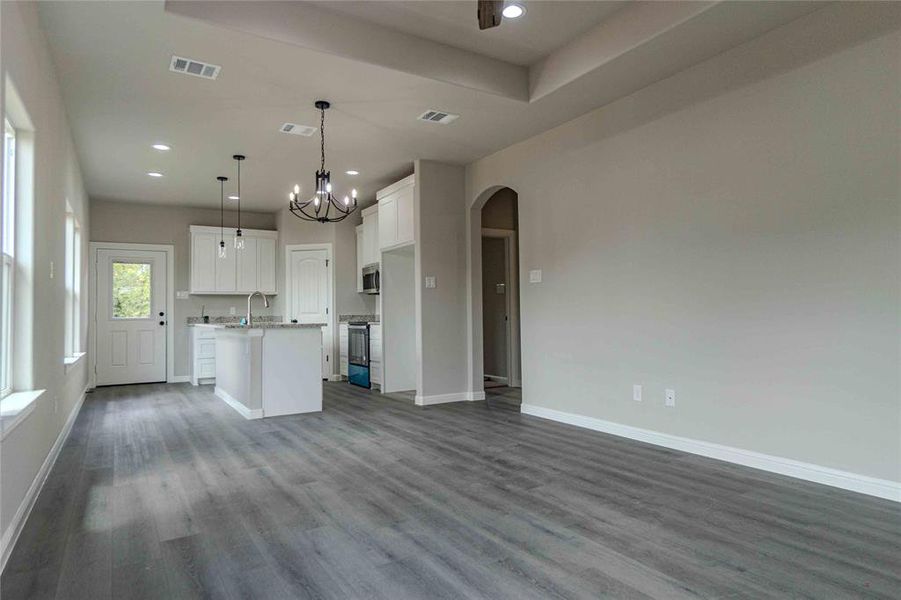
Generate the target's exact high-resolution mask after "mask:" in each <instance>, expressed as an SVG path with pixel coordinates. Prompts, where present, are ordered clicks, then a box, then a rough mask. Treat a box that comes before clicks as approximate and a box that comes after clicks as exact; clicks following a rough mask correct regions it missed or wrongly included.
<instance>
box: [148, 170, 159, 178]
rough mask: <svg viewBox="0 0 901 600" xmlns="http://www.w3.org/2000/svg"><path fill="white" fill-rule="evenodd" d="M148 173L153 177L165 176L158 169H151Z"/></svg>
mask: <svg viewBox="0 0 901 600" xmlns="http://www.w3.org/2000/svg"><path fill="white" fill-rule="evenodd" d="M147 174H148V175H150V176H151V177H162V176H163V174H162V173H159V172H157V171H150V172H148V173H147Z"/></svg>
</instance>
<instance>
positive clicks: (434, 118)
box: [419, 110, 460, 125]
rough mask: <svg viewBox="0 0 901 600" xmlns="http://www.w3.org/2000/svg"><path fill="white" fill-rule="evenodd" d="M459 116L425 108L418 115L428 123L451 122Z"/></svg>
mask: <svg viewBox="0 0 901 600" xmlns="http://www.w3.org/2000/svg"><path fill="white" fill-rule="evenodd" d="M459 118H460V115H455V114H452V113H449V112H444V111H443V110H427V111H425V112H424V113H422V114H421V115H419V120H420V121H426V122H428V123H441V124H442V125H447V124H448V123H453V122H454V121H456V120H457V119H459Z"/></svg>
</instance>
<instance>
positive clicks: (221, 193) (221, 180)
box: [216, 175, 228, 258]
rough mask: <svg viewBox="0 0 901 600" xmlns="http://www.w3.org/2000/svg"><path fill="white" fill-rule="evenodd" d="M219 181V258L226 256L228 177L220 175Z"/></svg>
mask: <svg viewBox="0 0 901 600" xmlns="http://www.w3.org/2000/svg"><path fill="white" fill-rule="evenodd" d="M216 180H218V181H219V258H225V257H226V252H225V182H226V181H228V177H223V176H222V175H220V176H219V177H217V178H216Z"/></svg>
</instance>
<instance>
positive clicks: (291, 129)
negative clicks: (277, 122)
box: [279, 123, 316, 137]
mask: <svg viewBox="0 0 901 600" xmlns="http://www.w3.org/2000/svg"><path fill="white" fill-rule="evenodd" d="M279 131H281V132H282V133H290V134H291V135H302V136H305V137H310V136H311V135H313V134H314V133H316V128H315V127H307V126H306V125H298V124H297V123H285V124H284V125H282V126H281V128H279Z"/></svg>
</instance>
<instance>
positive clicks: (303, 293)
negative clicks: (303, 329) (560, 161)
mask: <svg viewBox="0 0 901 600" xmlns="http://www.w3.org/2000/svg"><path fill="white" fill-rule="evenodd" d="M290 268H291V282H290V286H291V306H290V308H289V310H290V315H289V316H288V318H289V319H297V322H298V323H326V326H325V327H323V328H322V377H323V379H326V378H328V377H329V375H330V374H331V372H332V369H331V355H332V327H331V317H330V315H329V305H330V304H331V285H330V278H329V260H328V251H327V250H292V251H291V261H290Z"/></svg>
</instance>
